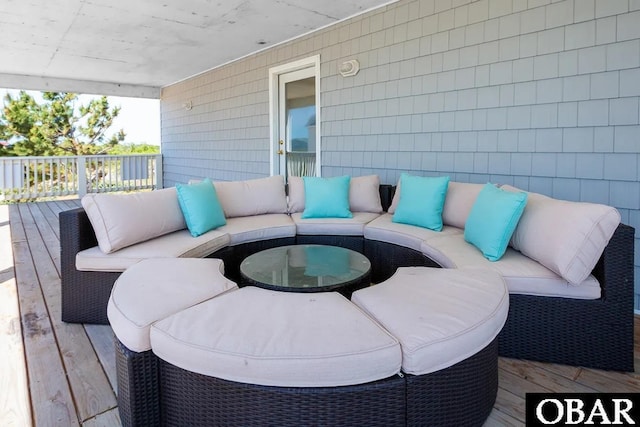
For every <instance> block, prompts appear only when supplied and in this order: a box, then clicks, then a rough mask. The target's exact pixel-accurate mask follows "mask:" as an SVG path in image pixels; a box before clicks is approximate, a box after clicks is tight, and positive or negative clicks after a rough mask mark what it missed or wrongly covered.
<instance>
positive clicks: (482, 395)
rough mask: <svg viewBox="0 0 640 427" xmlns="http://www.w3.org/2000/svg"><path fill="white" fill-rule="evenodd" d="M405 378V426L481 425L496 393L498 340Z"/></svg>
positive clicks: (491, 406) (489, 410) (444, 426)
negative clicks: (458, 359) (425, 372)
mask: <svg viewBox="0 0 640 427" xmlns="http://www.w3.org/2000/svg"><path fill="white" fill-rule="evenodd" d="M406 380H407V425H409V426H433V427H437V426H443V427H448V426H481V425H482V424H483V423H484V422H485V420H486V419H487V417H488V416H489V413H490V412H491V410H492V408H493V404H494V403H495V401H496V395H497V393H498V340H497V339H496V340H493V341H492V342H491V343H490V344H489V345H488V346H486V347H485V348H484V349H483V350H480V351H479V352H478V353H476V354H475V355H473V356H471V357H470V358H468V359H466V360H463V361H461V362H459V363H457V364H455V365H453V366H451V367H449V368H447V369H443V370H441V371H437V372H434V373H431V374H428V375H406Z"/></svg>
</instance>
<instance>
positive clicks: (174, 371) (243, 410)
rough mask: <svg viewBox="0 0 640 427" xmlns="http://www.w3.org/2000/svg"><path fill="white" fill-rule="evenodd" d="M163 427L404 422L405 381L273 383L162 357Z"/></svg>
mask: <svg viewBox="0 0 640 427" xmlns="http://www.w3.org/2000/svg"><path fill="white" fill-rule="evenodd" d="M160 377H161V384H160V389H161V397H160V406H161V408H162V425H168V426H274V427H275V426H278V427H284V426H291V427H300V426H346V425H349V426H368V427H374V426H380V427H389V426H402V425H405V424H406V421H405V412H406V411H405V408H406V407H405V382H404V379H403V378H401V377H399V376H394V377H392V378H388V379H385V380H382V381H376V382H373V383H367V384H361V385H353V386H344V387H267V386H261V385H253V384H244V383H237V382H232V381H226V380H222V379H219V378H214V377H209V376H205V375H201V374H197V373H194V372H190V371H186V370H184V369H181V368H178V367H176V366H174V365H172V364H170V363H167V362H164V361H162V360H160Z"/></svg>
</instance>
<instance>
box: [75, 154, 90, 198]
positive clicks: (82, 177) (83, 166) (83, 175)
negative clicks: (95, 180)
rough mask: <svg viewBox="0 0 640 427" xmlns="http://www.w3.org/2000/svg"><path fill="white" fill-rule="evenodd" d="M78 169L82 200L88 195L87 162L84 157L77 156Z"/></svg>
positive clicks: (79, 194)
mask: <svg viewBox="0 0 640 427" xmlns="http://www.w3.org/2000/svg"><path fill="white" fill-rule="evenodd" d="M76 167H77V168H78V197H80V198H82V196H84V195H85V194H87V162H86V159H85V157H84V156H76Z"/></svg>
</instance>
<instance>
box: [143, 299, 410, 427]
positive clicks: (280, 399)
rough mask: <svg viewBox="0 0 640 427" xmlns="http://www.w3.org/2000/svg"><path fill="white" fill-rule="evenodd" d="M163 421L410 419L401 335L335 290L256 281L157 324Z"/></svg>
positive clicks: (387, 422) (154, 337)
mask: <svg viewBox="0 0 640 427" xmlns="http://www.w3.org/2000/svg"><path fill="white" fill-rule="evenodd" d="M151 346H152V348H153V352H154V353H155V354H156V355H157V356H158V357H159V358H160V359H161V362H160V365H161V369H160V381H161V385H160V390H161V391H160V406H161V408H162V409H161V410H162V423H163V424H167V425H211V426H217V425H277V426H303V425H367V426H391V425H403V424H405V409H406V407H405V401H406V399H405V395H404V393H405V385H404V379H403V378H402V377H400V376H399V375H397V374H398V373H399V372H400V364H401V360H402V355H401V353H400V345H399V343H398V341H397V340H396V339H395V338H394V337H393V336H391V335H390V334H389V333H388V332H387V331H386V330H384V329H383V328H382V327H381V326H380V325H379V324H378V323H376V322H375V321H373V320H372V319H371V318H370V317H368V316H367V315H366V314H364V313H363V312H362V310H360V309H359V308H358V307H356V306H355V305H354V304H352V303H351V302H350V301H349V300H347V299H346V298H344V297H343V296H342V295H340V294H338V293H336V292H327V293H315V294H303V293H289V292H277V291H272V290H266V289H260V288H255V287H251V286H247V287H244V288H242V289H239V290H237V291H234V292H230V293H227V294H225V295H222V296H220V297H218V298H214V299H211V300H208V301H206V302H203V303H201V304H199V305H197V306H194V307H191V308H189V309H186V310H183V311H181V312H179V313H176V314H174V315H172V316H170V317H168V318H166V319H164V320H161V321H158V322H156V323H154V325H153V326H152V328H151Z"/></svg>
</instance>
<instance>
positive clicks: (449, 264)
mask: <svg viewBox="0 0 640 427" xmlns="http://www.w3.org/2000/svg"><path fill="white" fill-rule="evenodd" d="M421 250H422V253H423V254H424V255H425V256H427V257H429V258H430V259H432V260H434V261H435V262H437V263H438V264H439V265H440V266H441V267H443V268H455V269H457V268H478V269H487V270H491V271H495V272H497V273H499V274H500V275H501V276H502V277H503V278H504V280H505V282H506V284H507V287H508V289H509V293H510V294H524V295H536V296H547V297H559V298H578V299H598V298H600V296H601V294H600V284H599V283H598V280H596V278H595V277H594V276H593V275H591V276H589V277H588V278H587V279H586V280H585V281H584V282H582V283H581V284H579V285H572V284H571V283H569V282H568V281H567V280H565V279H563V278H562V277H560V276H558V275H557V274H556V273H554V272H553V271H551V270H549V269H548V268H546V267H544V266H543V265H542V264H540V263H538V262H536V261H534V260H532V259H531V258H529V257H526V256H524V255H522V253H520V252H518V251H516V250H514V249H512V248H507V251H506V252H505V254H504V256H503V257H502V258H500V260H498V261H493V262H492V261H489V260H488V259H486V258H485V257H484V256H483V255H482V254H481V253H480V251H478V250H477V249H476V248H475V247H474V246H471V245H470V244H468V243H467V242H465V240H464V236H463V235H462V234H456V235H449V236H441V237H437V238H433V239H430V240H429V241H427V242H423V243H422V245H421Z"/></svg>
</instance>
